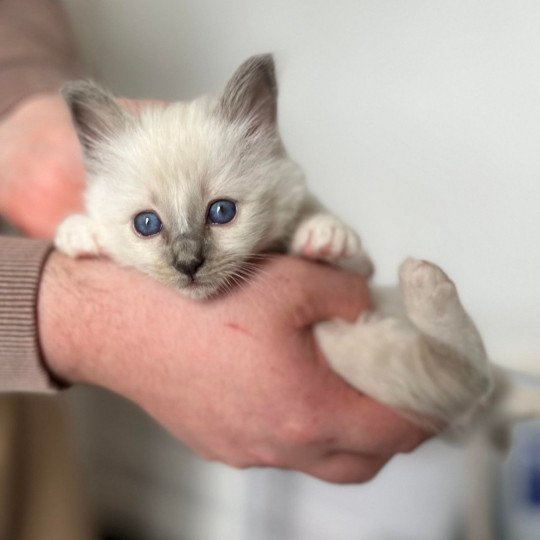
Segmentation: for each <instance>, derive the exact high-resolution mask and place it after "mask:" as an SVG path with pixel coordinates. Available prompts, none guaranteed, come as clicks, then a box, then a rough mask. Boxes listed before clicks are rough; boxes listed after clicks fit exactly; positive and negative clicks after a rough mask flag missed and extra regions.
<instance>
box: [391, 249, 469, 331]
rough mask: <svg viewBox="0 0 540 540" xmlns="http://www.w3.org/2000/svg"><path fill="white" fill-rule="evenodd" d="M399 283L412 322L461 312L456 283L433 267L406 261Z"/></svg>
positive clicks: (415, 261) (401, 269)
mask: <svg viewBox="0 0 540 540" xmlns="http://www.w3.org/2000/svg"><path fill="white" fill-rule="evenodd" d="M399 283H400V287H401V293H402V295H403V301H404V303H405V307H406V309H407V312H408V314H409V315H410V316H412V318H414V317H415V316H420V317H422V318H423V319H425V318H427V319H433V320H436V319H440V318H444V317H445V316H447V315H450V314H452V313H455V312H456V309H458V310H460V311H461V310H462V308H461V304H460V301H459V297H458V294H457V290H456V287H455V285H454V283H453V282H452V281H451V280H450V279H449V278H448V276H447V275H446V274H445V273H444V272H443V271H442V270H441V269H440V268H439V267H438V266H435V265H434V264H432V263H430V262H427V261H422V260H419V259H412V258H409V259H407V260H405V261H404V262H403V263H402V265H401V267H400V269H399Z"/></svg>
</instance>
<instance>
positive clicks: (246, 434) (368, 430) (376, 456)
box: [0, 96, 426, 482]
mask: <svg viewBox="0 0 540 540" xmlns="http://www.w3.org/2000/svg"><path fill="white" fill-rule="evenodd" d="M130 106H132V107H136V104H133V103H132V104H130ZM45 109H47V110H45ZM53 113H54V114H53ZM32 115H34V116H32ZM32 118H33V120H32ZM12 138H13V140H12ZM1 141H4V142H6V144H7V146H8V148H4V146H6V144H4V145H0V170H2V171H4V172H3V173H2V175H1V176H0V211H1V212H2V213H3V214H4V215H6V216H8V217H9V219H10V220H11V221H12V222H13V224H14V225H16V226H18V227H19V228H21V229H22V230H23V231H25V232H26V233H27V234H29V235H32V236H42V237H50V236H51V235H52V234H53V231H54V229H55V227H56V225H57V224H58V222H59V220H60V219H61V218H62V217H63V216H64V215H66V214H68V213H71V212H73V211H76V210H79V209H80V207H81V200H82V197H81V191H82V188H83V183H82V176H81V175H82V172H81V171H82V162H81V156H80V151H79V148H78V146H76V145H75V143H76V136H75V133H74V131H73V128H72V127H71V123H70V121H69V116H68V115H67V111H66V109H65V108H64V105H63V102H62V101H61V99H60V98H58V97H56V96H37V97H35V98H30V99H28V100H26V102H23V103H22V104H21V105H20V106H19V107H18V108H17V109H15V110H14V111H13V113H12V114H11V115H10V116H9V117H8V118H6V119H5V120H4V121H3V123H2V124H0V142H1ZM14 141H16V142H17V145H18V146H19V149H17V148H16V146H17V145H15V142H14ZM35 147H39V148H42V150H41V151H39V152H32V151H31V149H32V148H35ZM5 171H9V172H7V173H6V172H5ZM29 205H31V206H29ZM28 208H32V212H29V211H28ZM368 305H369V294H368V290H367V288H366V285H365V284H364V282H363V281H362V280H361V279H360V278H359V277H358V276H356V275H353V274H349V273H346V272H343V271H341V270H336V269H333V268H330V267H328V266H323V265H319V264H316V263H313V262H309V261H305V260H301V259H295V258H291V257H274V258H272V259H269V260H268V261H265V262H262V263H261V267H260V270H259V271H258V272H256V273H255V274H254V275H253V276H252V277H251V278H250V279H249V281H248V282H246V283H244V284H243V285H242V286H241V287H238V288H236V289H234V290H233V291H231V292H229V293H228V294H226V295H223V296H221V297H218V298H215V299H213V300H211V301H206V302H196V301H193V300H190V299H187V298H185V297H183V296H182V295H181V294H179V293H178V292H177V291H175V290H172V289H170V288H167V287H164V286H163V285H161V284H159V283H157V282H156V281H154V280H152V279H151V278H148V277H147V276H144V275H142V274H140V273H139V272H137V271H135V270H132V269H126V268H120V267H118V266H116V265H114V264H112V263H111V262H109V261H106V260H98V259H79V260H73V259H69V258H67V257H65V256H63V255H61V254H59V253H53V254H52V255H51V256H50V257H49V259H48V261H47V263H46V265H45V269H44V273H43V278H42V282H41V286H40V293H39V298H38V323H39V337H40V343H41V346H42V350H43V354H44V358H45V362H46V364H47V365H48V367H49V368H50V370H51V371H52V372H53V373H54V374H55V375H56V376H57V377H59V378H60V379H63V380H64V381H66V382H69V383H72V384H76V383H86V384H94V385H98V386H102V387H104V388H108V389H109V390H112V391H114V392H116V393H118V394H120V395H123V396H124V397H126V398H128V399H130V400H132V401H134V402H135V403H137V404H138V405H139V406H140V407H142V408H143V409H144V410H145V411H147V412H148V413H149V414H150V415H151V416H153V417H154V418H155V419H156V420H157V421H158V422H160V423H161V424H162V425H163V426H164V427H165V428H166V429H168V430H169V431H170V432H171V433H172V434H174V435H175V436H176V437H178V438H179V439H181V440H182V441H183V442H184V443H186V444H187V445H189V446H190V447H191V448H192V449H193V450H194V451H195V452H197V453H198V454H199V455H201V456H203V457H206V458H208V459H213V460H219V461H221V462H224V463H228V464H230V465H232V466H235V467H247V466H254V465H256V466H272V467H280V468H285V469H295V470H299V471H303V472H306V473H308V474H311V475H313V476H316V477H318V478H321V479H324V480H328V481H332V482H362V481H366V480H368V479H370V478H372V477H373V476H374V475H375V474H376V473H377V472H378V471H379V470H380V468H381V467H382V466H383V465H384V464H385V463H386V462H387V461H388V460H389V459H390V458H391V457H392V456H393V455H395V454H396V453H398V452H408V451H411V450H413V449H414V448H416V446H418V444H420V443H421V442H422V441H423V440H424V439H425V438H426V434H425V433H423V432H422V431H421V430H420V429H419V428H417V427H415V426H414V425H412V424H411V423H409V422H408V421H407V420H405V419H403V418H401V417H399V416H397V415H396V414H395V413H393V412H392V411H391V410H389V409H388V408H386V407H384V406H383V405H381V404H379V403H377V402H375V401H373V400H371V399H370V398H368V397H366V396H363V395H361V394H359V393H358V392H357V391H356V390H354V389H352V388H351V387H350V386H348V385H347V384H346V383H345V382H343V381H342V380H341V379H340V378H339V377H338V376H336V375H335V374H334V373H333V372H332V371H330V369H329V368H328V366H327V364H326V362H325V360H324V358H323V357H322V355H321V353H320V351H319V350H318V348H317V346H316V344H315V342H314V339H313V336H312V333H311V326H312V325H313V324H314V323H316V322H318V321H321V320H325V319H329V318H334V317H341V318H344V319H348V320H352V319H354V318H355V317H356V316H357V314H358V313H359V312H360V311H362V310H365V309H366V308H367V307H368Z"/></svg>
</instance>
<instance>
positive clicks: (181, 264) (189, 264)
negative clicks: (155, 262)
mask: <svg viewBox="0 0 540 540" xmlns="http://www.w3.org/2000/svg"><path fill="white" fill-rule="evenodd" d="M204 261H205V259H204V257H198V258H194V259H190V260H188V261H185V260H176V261H175V263H174V264H173V266H174V268H175V269H176V270H178V272H180V273H181V274H185V275H186V276H188V277H190V278H191V279H193V278H194V277H195V274H196V273H197V271H198V270H199V268H200V267H201V266H202V265H203V264H204Z"/></svg>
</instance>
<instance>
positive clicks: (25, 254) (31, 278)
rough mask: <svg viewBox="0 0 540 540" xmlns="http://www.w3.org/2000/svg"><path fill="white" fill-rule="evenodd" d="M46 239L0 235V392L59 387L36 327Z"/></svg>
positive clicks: (47, 390) (53, 389) (37, 390)
mask: <svg viewBox="0 0 540 540" xmlns="http://www.w3.org/2000/svg"><path fill="white" fill-rule="evenodd" d="M50 250H51V245H50V244H49V243H48V242H44V241H40V240H27V239H20V238H9V237H0V392H46V393H50V392H54V391H55V390H58V389H59V388H60V385H59V384H58V382H57V381H55V380H54V378H53V376H52V375H51V373H50V372H48V371H47V368H46V366H45V364H44V362H43V358H42V356H41V352H40V346H39V334H38V328H37V311H36V306H37V295H38V289H39V282H40V277H41V271H42V269H43V266H44V263H45V260H46V258H47V255H48V254H49V252H50Z"/></svg>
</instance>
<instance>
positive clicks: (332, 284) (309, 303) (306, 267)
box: [269, 257, 370, 326]
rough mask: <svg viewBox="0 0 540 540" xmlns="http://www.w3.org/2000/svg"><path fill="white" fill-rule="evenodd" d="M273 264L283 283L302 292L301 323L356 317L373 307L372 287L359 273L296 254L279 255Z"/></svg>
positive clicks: (292, 291)
mask: <svg viewBox="0 0 540 540" xmlns="http://www.w3.org/2000/svg"><path fill="white" fill-rule="evenodd" d="M269 264H270V265H271V266H273V268H272V270H273V273H274V274H278V276H279V275H280V276H281V279H278V281H279V284H280V286H281V287H282V288H283V287H284V286H285V287H286V289H287V293H288V294H289V295H291V296H292V297H293V298H294V295H298V300H297V303H298V304H299V306H300V308H301V310H300V311H301V312H300V314H299V316H298V318H297V324H298V325H299V326H310V325H312V324H313V323H315V322H318V321H323V320H329V319H335V318H340V319H345V320H348V321H354V320H355V319H356V318H357V317H358V314H359V313H360V312H361V311H365V310H367V309H369V307H370V298H369V290H368V287H367V285H366V283H365V281H364V280H363V279H362V278H361V277H360V276H359V275H358V274H354V273H352V272H348V271H345V270H341V269H338V268H335V267H332V266H330V265H327V264H321V263H315V262H312V261H306V260H303V259H298V258H295V257H278V258H275V259H273V260H272V261H271V262H270V263H269Z"/></svg>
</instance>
